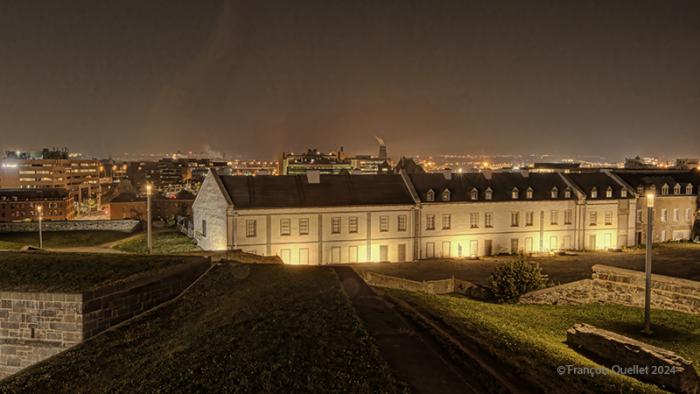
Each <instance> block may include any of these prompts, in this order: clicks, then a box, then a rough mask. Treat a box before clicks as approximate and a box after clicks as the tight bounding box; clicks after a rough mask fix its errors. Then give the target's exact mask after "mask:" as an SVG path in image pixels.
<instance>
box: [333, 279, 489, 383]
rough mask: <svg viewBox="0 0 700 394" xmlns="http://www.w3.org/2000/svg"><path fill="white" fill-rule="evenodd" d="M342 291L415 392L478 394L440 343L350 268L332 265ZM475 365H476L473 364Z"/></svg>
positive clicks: (396, 370)
mask: <svg viewBox="0 0 700 394" xmlns="http://www.w3.org/2000/svg"><path fill="white" fill-rule="evenodd" d="M335 271H336V273H337V275H338V278H339V279H340V282H341V284H342V286H343V290H344V292H345V294H347V296H348V298H349V299H350V301H351V302H352V305H353V307H354V308H355V310H356V312H357V314H358V316H359V317H360V319H361V320H362V321H363V323H364V325H365V327H366V328H367V331H368V332H369V333H370V335H372V337H373V338H374V340H375V342H376V344H377V346H378V347H379V350H380V352H381V353H382V356H383V357H384V359H385V360H386V361H387V363H388V364H389V367H390V368H391V369H392V371H393V372H394V376H395V377H396V378H397V379H398V380H399V381H401V382H403V383H405V384H407V385H408V386H409V388H410V390H411V391H412V392H415V393H470V392H472V393H478V392H483V391H484V389H483V388H482V387H481V386H480V385H479V383H478V382H473V381H470V380H468V379H467V378H466V377H465V375H464V374H463V373H462V370H461V369H460V367H458V366H456V365H455V364H453V363H452V362H451V361H450V360H449V359H448V358H447V356H446V355H444V354H443V353H444V352H443V351H442V349H441V348H440V346H439V345H438V344H437V343H436V342H435V341H434V340H433V339H432V338H430V337H429V336H428V335H426V334H424V333H422V330H420V329H419V328H418V327H416V326H414V325H413V324H412V323H410V322H409V321H407V320H406V319H404V318H403V317H402V316H401V315H400V314H399V313H398V312H397V311H396V310H395V309H393V307H392V306H391V304H389V303H388V302H386V301H385V300H384V299H383V298H381V297H380V296H378V295H377V294H376V293H375V292H374V291H373V290H372V289H371V288H370V287H369V286H367V284H366V283H365V282H364V281H363V280H362V279H361V278H360V277H359V276H358V275H357V273H356V272H355V271H353V269H352V268H350V267H335ZM474 368H477V367H474Z"/></svg>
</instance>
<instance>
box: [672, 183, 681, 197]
mask: <svg viewBox="0 0 700 394" xmlns="http://www.w3.org/2000/svg"><path fill="white" fill-rule="evenodd" d="M673 194H681V184H680V183H676V186H674V187H673Z"/></svg>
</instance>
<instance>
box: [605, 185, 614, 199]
mask: <svg viewBox="0 0 700 394" xmlns="http://www.w3.org/2000/svg"><path fill="white" fill-rule="evenodd" d="M612 195H613V189H612V187H610V186H608V188H607V189H605V197H606V198H612Z"/></svg>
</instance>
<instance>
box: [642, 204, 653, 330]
mask: <svg viewBox="0 0 700 394" xmlns="http://www.w3.org/2000/svg"><path fill="white" fill-rule="evenodd" d="M646 197H647V198H646V200H647V244H646V248H647V255H646V259H645V262H644V271H645V273H646V288H645V292H644V328H643V329H642V332H643V333H645V334H651V247H652V244H653V243H654V233H653V229H654V192H649V193H647V195H646Z"/></svg>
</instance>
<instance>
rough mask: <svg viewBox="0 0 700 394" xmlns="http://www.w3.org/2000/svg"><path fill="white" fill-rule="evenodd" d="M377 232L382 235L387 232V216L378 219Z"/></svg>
mask: <svg viewBox="0 0 700 394" xmlns="http://www.w3.org/2000/svg"><path fill="white" fill-rule="evenodd" d="M379 231H381V232H383V233H384V232H387V231H389V216H380V217H379Z"/></svg>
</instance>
